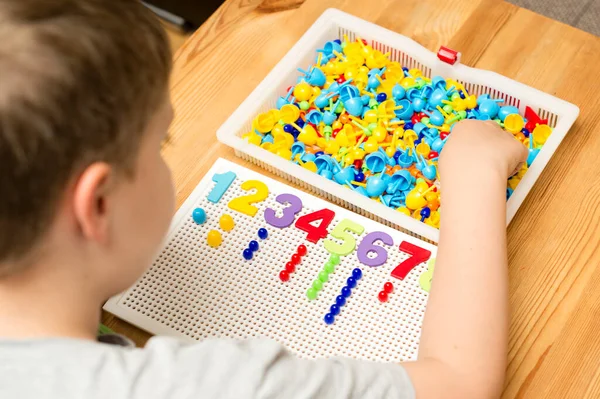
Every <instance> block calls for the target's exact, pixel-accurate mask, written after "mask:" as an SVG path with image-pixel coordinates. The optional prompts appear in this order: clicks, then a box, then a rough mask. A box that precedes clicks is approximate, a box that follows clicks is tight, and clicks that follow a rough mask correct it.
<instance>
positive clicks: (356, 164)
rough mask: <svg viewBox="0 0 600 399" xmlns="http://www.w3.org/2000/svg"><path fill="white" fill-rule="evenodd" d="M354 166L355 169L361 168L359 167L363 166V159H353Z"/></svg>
mask: <svg viewBox="0 0 600 399" xmlns="http://www.w3.org/2000/svg"><path fill="white" fill-rule="evenodd" d="M354 167H355V168H356V169H357V170H361V169H362V167H363V160H362V159H357V160H355V161H354Z"/></svg>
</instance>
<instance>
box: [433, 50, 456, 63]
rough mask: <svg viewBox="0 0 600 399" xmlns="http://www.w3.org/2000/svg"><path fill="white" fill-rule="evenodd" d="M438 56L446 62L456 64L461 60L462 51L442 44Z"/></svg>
mask: <svg viewBox="0 0 600 399" xmlns="http://www.w3.org/2000/svg"><path fill="white" fill-rule="evenodd" d="M437 56H438V58H439V59H440V60H442V61H444V62H445V63H446V64H450V65H454V64H456V63H457V62H460V53H459V52H458V51H454V50H452V49H449V48H448V47H444V46H441V47H440V49H439V51H438V53H437Z"/></svg>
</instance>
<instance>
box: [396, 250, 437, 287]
mask: <svg viewBox="0 0 600 399" xmlns="http://www.w3.org/2000/svg"><path fill="white" fill-rule="evenodd" d="M400 251H402V252H404V253H406V254H409V255H410V257H409V258H408V259H406V260H405V261H404V262H402V263H400V264H399V265H398V266H396V268H395V269H394V270H392V277H395V278H397V279H400V280H404V278H405V277H406V276H407V275H408V273H410V271H411V270H412V269H414V268H415V267H417V265H419V264H421V263H423V262H426V261H427V260H429V258H430V257H431V251H428V250H426V249H423V248H421V247H417V246H416V245H414V244H411V243H410V242H406V241H402V243H401V244H400Z"/></svg>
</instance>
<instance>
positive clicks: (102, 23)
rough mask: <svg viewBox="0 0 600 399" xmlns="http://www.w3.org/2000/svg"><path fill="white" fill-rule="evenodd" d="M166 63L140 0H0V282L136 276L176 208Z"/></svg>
mask: <svg viewBox="0 0 600 399" xmlns="http://www.w3.org/2000/svg"><path fill="white" fill-rule="evenodd" d="M170 69H171V54H170V49H169V45H168V41H167V39H166V37H165V34H164V31H163V30H162V28H161V26H160V24H159V23H158V21H157V20H156V19H155V18H154V16H153V15H152V14H150V13H149V12H148V11H147V10H146V9H145V7H143V5H141V3H140V2H139V1H138V0H52V1H48V0H18V1H15V0H0V176H1V177H0V282H1V281H2V279H7V278H11V277H14V276H18V275H21V274H26V273H38V272H43V273H46V272H48V273H52V270H48V269H50V267H49V266H48V264H52V265H53V267H54V266H56V267H69V266H67V265H68V264H70V263H80V264H79V265H78V267H77V268H73V270H72V272H73V273H74V274H76V275H77V274H78V273H79V274H80V275H81V276H82V277H85V279H87V280H89V281H90V282H93V283H94V284H96V283H97V284H99V285H101V286H105V287H107V288H106V290H107V291H114V290H120V289H123V288H125V287H126V286H127V285H128V284H131V283H132V282H133V280H135V279H136V278H137V277H139V274H140V273H141V271H142V270H143V269H144V268H145V267H146V266H147V265H148V264H149V262H150V260H151V259H152V257H153V256H154V255H155V250H156V248H157V246H158V245H159V244H160V242H161V240H162V237H163V236H164V232H165V230H166V227H167V226H168V222H169V220H170V217H171V212H172V208H173V191H172V186H171V180H170V173H169V171H168V168H167V166H166V165H165V163H164V162H163V161H162V158H161V156H160V146H161V143H162V141H163V140H164V138H165V135H166V131H167V128H168V125H169V123H170V121H171V118H172V111H171V105H170V101H169V96H168V80H169V73H170ZM81 263H85V264H81ZM74 277H76V276H75V275H74ZM90 284H91V283H90ZM90 289H92V287H90ZM99 290H100V291H101V290H102V289H101V288H100V289H99ZM107 293H108V294H111V293H113V292H107Z"/></svg>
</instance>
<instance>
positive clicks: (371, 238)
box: [356, 231, 394, 267]
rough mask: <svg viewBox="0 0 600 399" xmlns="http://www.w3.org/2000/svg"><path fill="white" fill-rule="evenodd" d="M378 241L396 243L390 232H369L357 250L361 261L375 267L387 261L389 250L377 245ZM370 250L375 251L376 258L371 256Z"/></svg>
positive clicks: (388, 243) (386, 243)
mask: <svg viewBox="0 0 600 399" xmlns="http://www.w3.org/2000/svg"><path fill="white" fill-rule="evenodd" d="M376 241H381V242H383V243H384V244H385V245H394V239H393V238H392V236H390V235H389V234H388V233H384V232H383V231H374V232H372V233H369V234H367V235H366V236H365V238H363V240H362V241H361V243H360V245H359V246H358V250H357V252H356V255H357V256H358V260H359V261H360V263H362V264H364V265H367V266H371V267H375V266H381V265H383V264H384V263H385V262H387V259H388V252H387V251H386V250H385V248H383V247H381V246H379V245H375V242H376ZM369 252H375V254H376V256H375V257H374V258H369V256H368V254H369Z"/></svg>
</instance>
